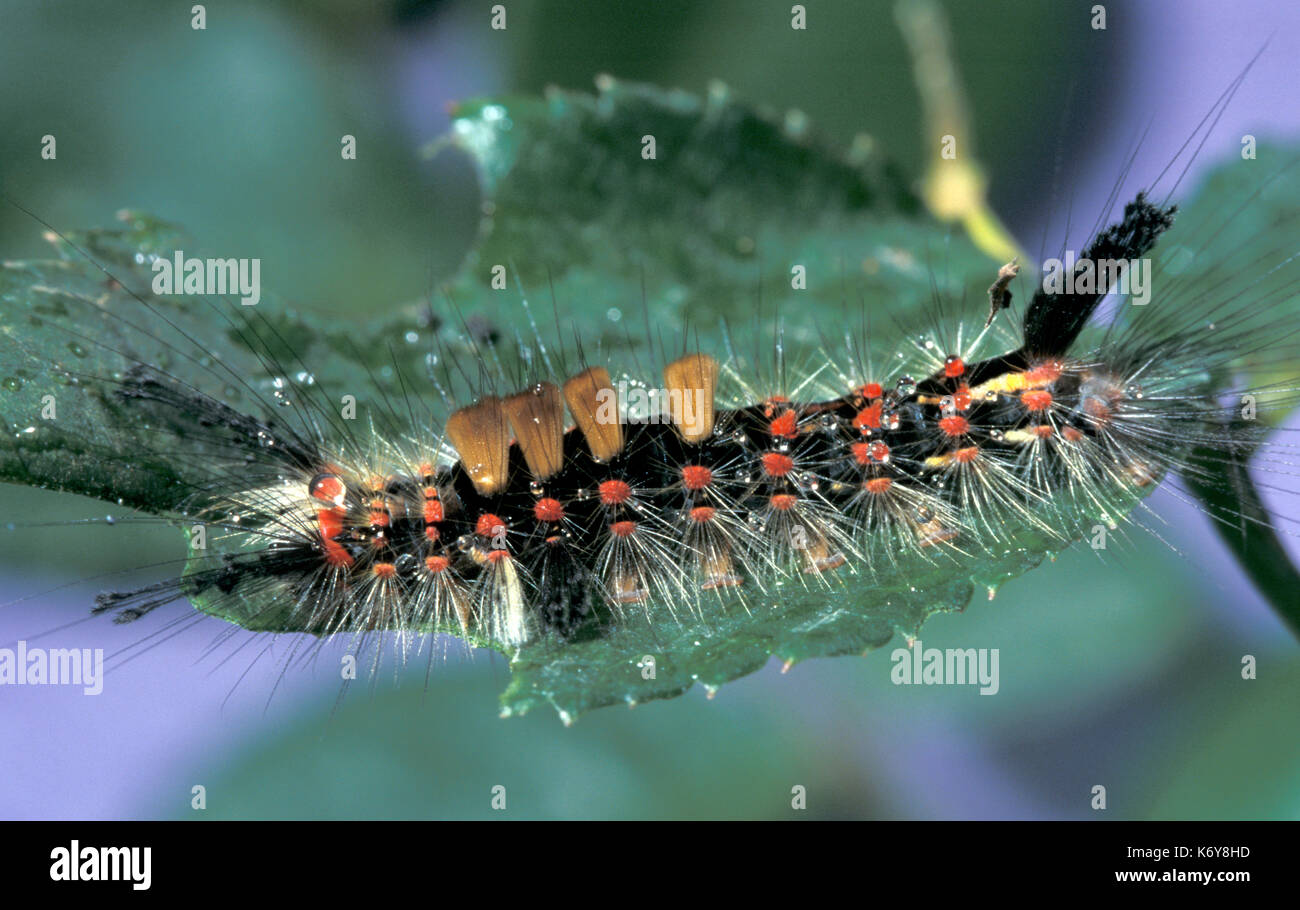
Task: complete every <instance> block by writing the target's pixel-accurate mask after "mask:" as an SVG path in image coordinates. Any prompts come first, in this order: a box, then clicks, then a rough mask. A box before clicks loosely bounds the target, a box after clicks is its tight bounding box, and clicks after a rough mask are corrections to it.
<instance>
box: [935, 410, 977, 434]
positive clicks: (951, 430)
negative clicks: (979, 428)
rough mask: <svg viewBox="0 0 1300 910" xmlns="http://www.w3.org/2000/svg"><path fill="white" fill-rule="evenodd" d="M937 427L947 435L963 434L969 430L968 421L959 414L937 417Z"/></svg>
mask: <svg viewBox="0 0 1300 910" xmlns="http://www.w3.org/2000/svg"><path fill="white" fill-rule="evenodd" d="M939 429H940V430H942V431H943V432H944V434H945V435H948V436H964V435H965V434H966V433H968V432H970V421H969V420H967V419H966V418H965V417H962V416H960V415H956V414H954V415H952V416H949V417H941V418H939Z"/></svg>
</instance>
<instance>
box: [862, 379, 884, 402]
mask: <svg viewBox="0 0 1300 910" xmlns="http://www.w3.org/2000/svg"><path fill="white" fill-rule="evenodd" d="M858 394H859V395H861V396H862V397H863V398H866V399H868V400H870V399H872V398H879V397H881V396H882V395H884V394H885V389H884V386H882V385H881V384H880V383H878V382H868V383H866V384H865V385H863V386H861V387H859V388H858Z"/></svg>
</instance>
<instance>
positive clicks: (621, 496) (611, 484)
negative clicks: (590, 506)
mask: <svg viewBox="0 0 1300 910" xmlns="http://www.w3.org/2000/svg"><path fill="white" fill-rule="evenodd" d="M597 489H598V491H599V493H600V501H601V502H602V503H604V504H605V505H607V506H621V505H623V503H625V502H627V501H628V500H629V499H631V498H632V487H631V486H629V485H628V483H627V481H625V480H602V481H601V482H600V486H599V487H598V488H597Z"/></svg>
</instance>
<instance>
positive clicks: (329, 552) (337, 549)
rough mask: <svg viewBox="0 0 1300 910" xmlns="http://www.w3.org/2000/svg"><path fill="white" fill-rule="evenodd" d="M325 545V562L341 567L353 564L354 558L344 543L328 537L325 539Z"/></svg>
mask: <svg viewBox="0 0 1300 910" xmlns="http://www.w3.org/2000/svg"><path fill="white" fill-rule="evenodd" d="M324 545H325V563H326V564H327V565H331V566H336V567H340V568H343V567H347V566H350V565H352V563H353V561H354V560H353V559H352V554H351V553H349V552H348V551H347V548H346V547H344V546H343V544H341V543H338V542H337V541H333V540H329V539H328V538H326V539H325V541H324Z"/></svg>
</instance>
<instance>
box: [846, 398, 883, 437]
mask: <svg viewBox="0 0 1300 910" xmlns="http://www.w3.org/2000/svg"><path fill="white" fill-rule="evenodd" d="M884 412H885V404H884V402H882V401H876V402H873V403H871V404H869V405H867V406H866V407H865V408H863V409H862V410H861V411H858V413H857V416H855V417H854V418H853V426H855V427H857V428H858V429H859V430H864V431H865V430H878V429H880V419H881V417H882V416H883V415H884Z"/></svg>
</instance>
